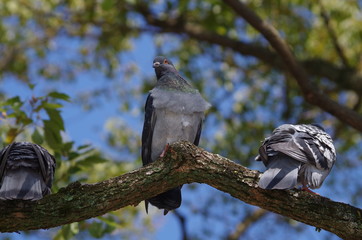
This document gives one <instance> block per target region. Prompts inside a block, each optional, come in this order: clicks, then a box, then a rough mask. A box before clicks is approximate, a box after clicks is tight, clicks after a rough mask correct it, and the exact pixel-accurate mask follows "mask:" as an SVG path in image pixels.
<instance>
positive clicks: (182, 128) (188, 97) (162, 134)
mask: <svg viewBox="0 0 362 240" xmlns="http://www.w3.org/2000/svg"><path fill="white" fill-rule="evenodd" d="M153 67H154V68H155V72H156V76H157V83H156V86H155V88H153V89H152V90H151V91H150V94H149V95H148V97H147V101H146V105H145V120H144V125H143V132H142V162H143V165H147V164H149V163H151V162H154V161H155V160H156V159H157V158H158V157H160V156H161V155H163V153H164V149H165V148H166V147H167V146H168V144H171V143H173V142H176V141H179V140H187V141H190V142H192V143H194V144H195V145H198V144H199V140H200V134H201V128H202V121H203V119H204V112H205V111H206V110H207V109H208V108H209V107H210V106H211V105H210V104H209V103H208V102H206V101H205V100H204V99H203V98H202V96H201V95H200V93H199V91H198V90H196V89H195V88H193V87H192V86H191V85H190V83H189V82H188V81H186V80H185V79H183V78H182V77H181V76H180V74H179V73H178V72H177V70H176V68H175V67H174V66H173V64H172V62H171V61H170V60H168V59H166V58H165V57H162V56H158V57H156V58H155V59H154V60H153ZM181 187H182V186H178V187H176V188H173V189H171V190H169V191H167V192H164V193H162V194H159V195H157V196H155V197H152V198H150V199H147V200H146V201H145V204H146V212H148V203H151V204H152V205H154V206H156V207H158V208H159V209H164V214H165V215H166V214H167V212H168V211H170V210H173V209H176V208H178V207H180V205H181Z"/></svg>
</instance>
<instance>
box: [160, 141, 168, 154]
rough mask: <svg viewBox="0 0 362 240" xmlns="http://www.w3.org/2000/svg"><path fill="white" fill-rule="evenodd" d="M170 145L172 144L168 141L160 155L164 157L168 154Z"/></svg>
mask: <svg viewBox="0 0 362 240" xmlns="http://www.w3.org/2000/svg"><path fill="white" fill-rule="evenodd" d="M169 147H170V145H169V144H168V143H167V144H166V146H165V149H163V151H162V153H161V155H160V157H162V158H163V157H164V156H165V155H166V152H167V150H168V149H169Z"/></svg>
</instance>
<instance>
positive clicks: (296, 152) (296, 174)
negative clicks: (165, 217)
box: [255, 124, 336, 190]
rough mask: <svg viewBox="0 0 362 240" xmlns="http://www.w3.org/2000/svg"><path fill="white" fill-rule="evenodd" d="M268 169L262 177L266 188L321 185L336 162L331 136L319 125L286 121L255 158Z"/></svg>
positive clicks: (264, 143) (260, 184)
mask: <svg viewBox="0 0 362 240" xmlns="http://www.w3.org/2000/svg"><path fill="white" fill-rule="evenodd" d="M255 160H257V161H263V163H264V165H265V166H266V167H267V170H266V171H265V172H264V173H263V174H262V176H261V178H260V180H259V187H261V188H263V189H291V188H294V187H297V186H300V185H301V186H302V187H303V189H306V190H308V188H312V189H315V188H319V187H320V186H321V185H322V183H323V181H324V179H325V178H326V177H327V176H328V174H329V172H330V171H331V169H332V167H333V165H334V163H335V161H336V151H335V149H334V146H333V141H332V138H331V137H330V136H329V135H328V134H327V133H326V132H325V131H324V129H323V128H322V127H321V126H320V125H318V124H308V125H305V124H301V125H292V124H284V125H281V126H280V127H278V128H276V129H275V130H274V131H273V133H272V135H271V136H270V137H268V138H266V139H265V140H264V142H263V144H262V146H261V147H260V148H259V155H258V156H257V157H256V158H255Z"/></svg>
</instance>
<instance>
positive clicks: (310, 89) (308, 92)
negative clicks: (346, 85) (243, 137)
mask: <svg viewBox="0 0 362 240" xmlns="http://www.w3.org/2000/svg"><path fill="white" fill-rule="evenodd" d="M224 2H225V3H227V4H228V5H229V6H230V7H231V8H232V9H233V10H234V11H235V12H236V13H237V14H238V15H240V16H241V17H242V18H244V19H245V20H246V21H247V22H248V23H249V24H250V25H252V26H253V27H254V28H255V29H256V30H258V31H259V32H260V33H261V34H263V36H264V37H265V38H266V39H267V40H268V41H269V43H270V45H271V46H272V47H273V48H274V49H275V51H276V52H277V53H278V54H279V55H280V56H281V58H282V59H283V62H284V64H285V66H286V68H287V69H288V71H289V72H290V73H291V75H292V76H293V77H294V78H295V80H296V81H297V83H298V85H299V87H300V89H301V90H302V92H303V95H304V98H305V99H306V101H308V102H309V103H311V104H313V105H316V106H318V107H320V108H321V109H323V110H324V111H326V112H329V113H330V114H332V115H333V116H335V117H337V118H338V119H339V120H341V121H342V122H345V123H347V124H348V125H350V126H351V127H353V128H355V129H357V130H359V131H360V132H362V116H361V115H359V114H358V113H356V112H354V111H353V110H351V109H349V108H347V107H345V106H343V105H341V104H339V103H337V102H335V101H333V100H331V99H330V98H328V97H327V96H325V95H324V94H323V93H321V92H319V91H317V90H316V88H315V86H313V85H312V83H311V82H310V81H309V76H308V74H307V72H306V71H305V69H304V68H303V66H302V65H301V64H300V63H299V62H298V61H297V60H296V58H295V57H294V55H293V53H292V52H291V50H290V49H289V47H288V45H287V43H286V42H285V41H284V40H283V39H282V38H281V36H280V35H279V33H278V31H277V30H276V29H275V28H274V27H273V26H271V25H270V24H268V23H267V22H265V21H263V20H262V19H261V18H260V17H259V16H258V15H257V14H256V13H254V12H253V11H252V10H250V9H249V8H248V7H247V6H246V5H245V4H244V3H242V2H240V1H238V0H224Z"/></svg>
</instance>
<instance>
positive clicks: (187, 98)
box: [150, 88, 211, 114]
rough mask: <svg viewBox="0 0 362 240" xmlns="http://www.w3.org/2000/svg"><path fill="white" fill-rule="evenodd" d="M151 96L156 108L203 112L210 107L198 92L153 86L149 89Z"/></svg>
mask: <svg viewBox="0 0 362 240" xmlns="http://www.w3.org/2000/svg"><path fill="white" fill-rule="evenodd" d="M150 93H151V96H152V97H153V106H154V107H155V108H157V109H161V108H165V109H167V110H168V111H172V112H175V113H179V114H193V113H196V112H200V113H203V112H205V111H206V110H207V109H209V108H210V106H211V105H210V103H208V102H206V101H205V100H204V99H203V97H202V96H201V95H200V93H199V92H198V91H197V92H196V93H190V92H181V91H176V90H174V91H172V90H167V89H165V88H154V89H152V90H151V91H150Z"/></svg>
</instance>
